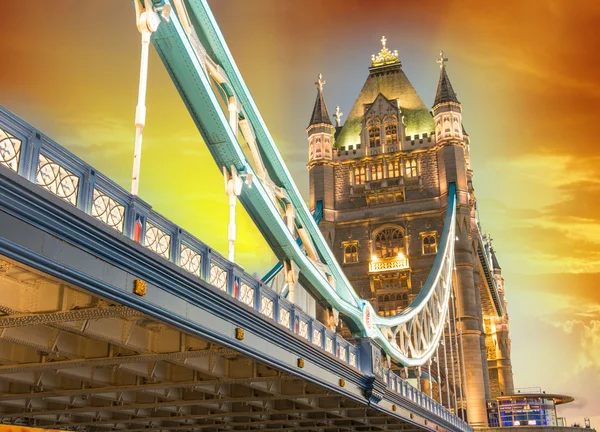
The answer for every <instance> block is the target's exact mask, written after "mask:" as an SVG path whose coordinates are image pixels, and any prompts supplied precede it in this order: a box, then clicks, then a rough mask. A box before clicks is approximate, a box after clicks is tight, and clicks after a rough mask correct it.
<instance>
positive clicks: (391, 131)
mask: <svg viewBox="0 0 600 432" xmlns="http://www.w3.org/2000/svg"><path fill="white" fill-rule="evenodd" d="M397 142H398V125H397V124H396V123H393V124H388V125H386V126H385V143H386V144H387V145H392V144H396V143H397Z"/></svg>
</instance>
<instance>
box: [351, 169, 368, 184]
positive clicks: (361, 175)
mask: <svg viewBox="0 0 600 432" xmlns="http://www.w3.org/2000/svg"><path fill="white" fill-rule="evenodd" d="M365 178H366V172H365V167H364V166H363V167H360V168H355V169H354V184H357V185H359V184H364V183H365Z"/></svg>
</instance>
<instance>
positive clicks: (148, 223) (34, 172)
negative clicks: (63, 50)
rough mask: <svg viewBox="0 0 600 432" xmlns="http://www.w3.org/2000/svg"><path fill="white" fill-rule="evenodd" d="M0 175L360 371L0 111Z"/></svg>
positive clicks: (223, 266)
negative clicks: (32, 187)
mask: <svg viewBox="0 0 600 432" xmlns="http://www.w3.org/2000/svg"><path fill="white" fill-rule="evenodd" d="M0 167H3V168H0V172H1V171H2V169H8V170H11V171H14V172H16V173H18V174H19V175H20V176H22V177H24V178H26V179H27V180H29V181H30V182H32V183H35V184H37V185H38V186H40V187H41V188H42V189H45V190H46V191H48V192H50V193H51V194H53V195H55V196H57V197H59V198H60V199H62V200H64V201H66V202H68V203H69V204H71V205H73V206H74V207H76V208H78V209H79V210H81V211H82V212H84V213H86V214H88V215H90V216H91V217H93V218H95V219H96V220H98V221H100V222H102V223H103V224H105V225H106V226H108V227H110V228H111V229H113V230H115V231H116V232H117V233H118V234H120V235H123V236H126V237H128V238H130V239H132V240H134V241H136V242H138V243H140V244H141V245H143V246H145V247H146V248H148V249H149V250H150V251H152V252H153V253H154V254H155V255H156V256H157V258H159V259H165V260H168V261H170V262H172V263H174V264H175V265H177V266H179V267H180V268H182V269H183V270H185V271H186V272H188V273H189V274H190V275H192V276H193V277H197V278H199V279H202V280H204V281H206V282H208V283H209V284H210V285H212V286H213V287H215V288H216V289H218V290H220V291H223V292H225V293H227V294H228V295H230V296H232V297H234V298H235V299H237V300H238V301H240V302H241V303H243V304H245V305H246V306H248V307H250V308H252V309H254V310H255V311H257V312H258V313H261V314H262V315H263V316H265V317H266V318H268V319H270V320H273V321H275V322H277V323H279V324H280V325H282V326H283V327H285V328H286V329H287V330H289V331H290V332H292V333H294V334H297V335H298V336H300V337H302V338H304V339H306V340H307V341H308V342H310V343H312V344H314V345H316V346H317V347H319V348H321V349H322V350H324V351H326V352H328V353H329V354H330V355H332V356H334V357H335V358H337V359H338V360H339V361H341V362H343V363H345V364H347V365H349V366H351V367H353V368H355V369H357V370H359V371H361V372H363V373H365V371H363V370H362V369H361V364H362V363H361V361H360V352H361V351H360V346H357V345H354V344H353V343H350V342H348V341H347V340H346V339H344V338H343V337H342V336H340V335H339V334H337V333H335V332H333V331H331V330H330V329H328V328H327V327H326V326H325V325H323V324H322V323H321V322H319V321H318V320H317V319H315V318H313V317H311V316H309V315H308V314H306V313H305V312H304V311H302V310H301V309H300V308H298V307H297V306H296V305H294V304H293V303H291V302H289V301H288V300H286V299H285V298H283V297H280V296H279V295H278V294H277V293H276V292H275V291H273V290H271V289H270V288H269V287H268V286H267V285H265V284H263V283H262V282H261V281H259V280H257V279H256V278H254V277H253V276H252V275H250V274H248V273H246V272H245V271H244V270H243V268H241V267H240V266H239V265H237V264H235V263H232V262H230V261H228V260H227V259H226V258H224V257H223V256H222V255H221V254H219V253H218V252H216V251H214V250H213V249H211V248H210V247H209V246H208V245H206V244H204V243H203V242H202V241H200V240H199V239H197V238H196V237H194V236H193V235H191V234H190V233H188V232H187V231H185V230H184V229H182V228H180V227H179V226H177V225H176V224H174V223H173V222H171V221H169V220H168V219H166V218H165V217H163V216H162V215H160V214H159V213H157V212H155V211H153V210H152V207H151V206H150V205H149V204H147V203H145V202H144V201H143V200H141V199H140V198H138V197H137V196H133V195H131V194H129V193H128V192H127V191H126V190H125V189H123V188H122V187H121V186H119V185H118V184H116V183H115V182H113V181H112V180H110V179H109V178H108V177H106V176H104V175H103V174H101V173H99V172H97V171H96V170H95V169H94V168H93V167H91V166H90V165H88V164H87V163H85V162H83V161H82V160H81V159H79V158H78V157H77V156H75V155H74V154H72V153H71V152H69V151H67V150H66V149H65V148H63V147H61V146H60V145H59V144H57V143H56V142H55V141H53V140H52V139H50V138H48V137H47V136H45V135H43V134H42V133H41V132H39V131H37V130H36V129H35V128H33V127H32V126H30V125H28V124H27V123H25V122H23V121H22V120H21V119H20V118H18V117H17V116H15V115H14V114H12V113H11V112H9V111H7V110H6V109H5V108H3V107H1V106H0ZM383 376H384V378H383V379H384V382H385V384H386V387H387V389H388V390H390V391H391V392H392V393H394V394H397V395H399V396H402V397H404V398H405V399H408V400H410V401H412V402H413V403H415V404H417V405H419V406H420V407H422V408H424V409H426V410H427V411H429V412H431V413H433V414H436V415H437V416H439V417H441V418H442V419H444V420H445V421H447V422H449V423H451V424H453V425H454V426H455V427H457V428H459V429H461V430H463V431H471V430H472V429H471V428H470V427H469V426H468V424H467V423H465V422H463V421H462V420H460V419H459V418H458V417H456V416H454V415H453V414H452V413H451V412H450V411H448V410H447V409H446V408H444V407H443V406H442V405H440V404H439V403H437V402H436V401H434V400H433V399H431V398H429V397H428V396H427V395H425V394H424V393H422V392H420V391H418V390H417V389H416V388H414V387H413V386H411V385H410V384H409V383H408V382H406V381H405V380H403V379H402V378H401V377H399V376H398V375H396V374H395V373H394V372H392V371H390V370H384V375H383Z"/></svg>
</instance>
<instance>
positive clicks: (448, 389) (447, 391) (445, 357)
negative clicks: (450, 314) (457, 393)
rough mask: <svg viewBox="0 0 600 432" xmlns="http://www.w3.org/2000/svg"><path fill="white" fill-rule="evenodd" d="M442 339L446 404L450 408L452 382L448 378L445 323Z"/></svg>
mask: <svg viewBox="0 0 600 432" xmlns="http://www.w3.org/2000/svg"><path fill="white" fill-rule="evenodd" d="M442 339H443V340H444V373H445V374H446V404H447V405H446V406H447V408H448V409H450V408H451V407H452V404H451V403H450V382H449V380H448V353H447V350H446V326H445V325H444V330H443V331H442Z"/></svg>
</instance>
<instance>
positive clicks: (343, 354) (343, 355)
mask: <svg viewBox="0 0 600 432" xmlns="http://www.w3.org/2000/svg"><path fill="white" fill-rule="evenodd" d="M347 353H348V351H347V350H346V347H345V346H343V345H340V359H341V360H344V361H346V358H347V356H346V354H347Z"/></svg>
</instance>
